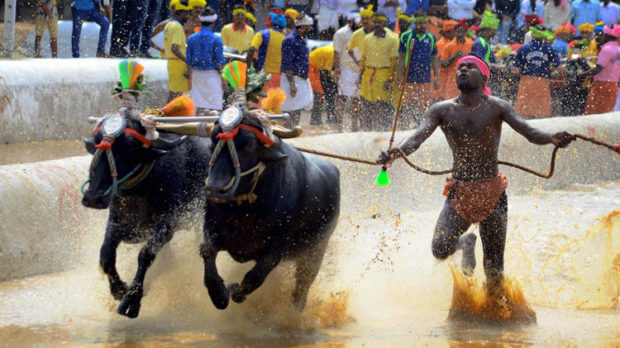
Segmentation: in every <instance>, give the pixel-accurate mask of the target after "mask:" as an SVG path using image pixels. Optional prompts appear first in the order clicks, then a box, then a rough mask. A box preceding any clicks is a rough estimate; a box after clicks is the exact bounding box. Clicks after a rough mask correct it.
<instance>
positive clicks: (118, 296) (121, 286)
mask: <svg viewBox="0 0 620 348" xmlns="http://www.w3.org/2000/svg"><path fill="white" fill-rule="evenodd" d="M110 293H112V296H113V297H114V299H115V300H117V301H120V300H122V299H123V296H125V294H126V293H127V284H126V283H125V282H124V281H122V280H121V281H118V282H115V283H110Z"/></svg>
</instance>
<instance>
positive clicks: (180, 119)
mask: <svg viewBox="0 0 620 348" xmlns="http://www.w3.org/2000/svg"><path fill="white" fill-rule="evenodd" d="M266 116H267V118H268V119H270V120H281V119H285V118H290V117H291V116H290V115H289V114H287V113H284V114H266ZM219 118H220V116H219V115H218V116H183V117H151V118H150V119H151V120H153V122H160V123H186V122H215V121H217V120H218V119H219Z"/></svg>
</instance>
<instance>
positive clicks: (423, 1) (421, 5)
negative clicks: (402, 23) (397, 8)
mask: <svg viewBox="0 0 620 348" xmlns="http://www.w3.org/2000/svg"><path fill="white" fill-rule="evenodd" d="M429 3H430V0H408V1H407V9H406V10H405V13H406V14H408V15H410V16H411V15H412V14H413V13H414V12H416V11H417V10H420V9H422V10H424V12H428V6H429Z"/></svg>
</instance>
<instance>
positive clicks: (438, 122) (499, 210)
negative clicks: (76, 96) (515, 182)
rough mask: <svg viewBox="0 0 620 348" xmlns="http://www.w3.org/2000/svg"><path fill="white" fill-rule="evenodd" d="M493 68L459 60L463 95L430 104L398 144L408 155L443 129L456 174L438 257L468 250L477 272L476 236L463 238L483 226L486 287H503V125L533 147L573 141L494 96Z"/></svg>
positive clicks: (467, 268) (385, 156)
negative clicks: (499, 161) (489, 85)
mask: <svg viewBox="0 0 620 348" xmlns="http://www.w3.org/2000/svg"><path fill="white" fill-rule="evenodd" d="M488 78H489V69H488V66H487V65H486V63H484V61H482V60H481V59H479V58H477V57H475V56H465V57H463V58H461V59H460V60H459V62H458V70H457V73H456V82H457V85H458V88H459V90H460V95H459V96H458V97H456V98H453V99H448V100H446V101H443V102H439V103H436V104H434V105H433V106H431V108H430V110H429V111H428V113H427V115H426V117H425V119H424V120H423V122H422V124H421V125H420V126H419V127H418V128H417V129H416V130H415V132H414V133H413V134H411V135H410V136H408V137H406V138H405V139H403V141H401V142H400V144H398V148H400V149H401V150H402V151H403V152H404V153H405V154H407V155H409V154H411V153H412V152H414V151H415V150H417V149H418V148H419V147H420V145H422V143H423V142H424V141H425V140H426V139H427V138H428V137H429V136H430V135H431V134H432V133H433V132H434V131H435V129H436V128H437V127H440V128H441V130H442V131H443V132H444V134H445V136H446V139H447V140H448V144H449V145H450V149H451V150H452V157H453V166H454V173H453V177H452V178H451V179H449V180H448V183H447V190H446V193H448V197H447V199H446V202H445V205H444V207H443V210H442V211H441V213H440V215H439V219H438V220H437V225H436V227H435V234H434V236H433V245H432V249H433V255H434V256H435V257H436V258H438V259H441V260H443V259H446V258H447V257H448V256H450V255H452V254H453V253H454V252H455V251H456V250H457V249H462V250H463V262H462V266H463V271H464V272H465V273H466V274H472V273H473V270H474V268H475V266H476V261H475V257H474V245H475V243H476V236H475V235H474V234H472V233H470V234H467V235H463V236H461V235H462V234H463V233H465V232H466V231H467V229H468V228H469V226H471V224H472V223H478V222H479V223H480V237H481V238H482V250H483V253H484V271H485V274H486V277H487V289H488V290H492V289H498V288H499V287H498V286H497V285H499V284H501V281H502V273H503V271H504V246H505V242H506V222H507V221H506V220H507V219H506V217H507V212H508V200H507V197H506V193H505V192H504V191H505V189H506V186H507V181H506V178H505V177H504V176H503V175H502V174H501V173H500V172H499V170H498V165H497V152H498V148H499V142H500V138H501V130H502V123H503V122H506V123H508V124H509V125H510V126H511V127H512V128H513V129H514V130H515V131H517V132H518V133H519V134H521V135H523V136H524V137H525V138H527V140H529V141H530V142H531V143H534V144H538V145H545V144H554V145H558V146H560V147H566V146H567V145H568V144H569V143H570V142H571V141H572V139H573V136H572V134H570V133H568V132H558V133H555V134H550V133H547V132H545V131H543V130H541V129H537V128H534V127H532V126H531V125H530V124H529V123H527V122H525V121H524V120H523V118H521V117H520V116H519V115H518V114H517V113H516V111H515V110H514V108H513V107H512V105H510V104H509V103H508V102H506V101H505V100H502V99H499V98H496V97H492V96H490V92H489V90H488V88H487V87H486V84H487V80H488ZM398 148H396V149H392V150H390V151H389V153H387V152H384V153H382V154H381V155H380V156H379V158H378V160H377V161H378V162H380V163H389V162H391V161H393V160H394V159H396V158H397V157H399V156H400V152H399V150H398Z"/></svg>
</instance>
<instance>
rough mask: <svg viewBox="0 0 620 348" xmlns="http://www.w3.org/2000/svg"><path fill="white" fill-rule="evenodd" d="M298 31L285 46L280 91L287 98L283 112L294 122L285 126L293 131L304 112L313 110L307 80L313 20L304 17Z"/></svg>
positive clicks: (283, 46)
mask: <svg viewBox="0 0 620 348" xmlns="http://www.w3.org/2000/svg"><path fill="white" fill-rule="evenodd" d="M295 25H296V28H295V31H293V32H292V33H290V34H289V35H288V36H287V37H286V38H285V39H284V41H283V42H282V66H281V68H280V71H281V73H282V74H283V75H284V76H283V78H282V79H281V80H280V88H281V89H282V91H284V93H285V94H286V99H285V100H284V103H282V107H281V109H282V111H284V112H288V113H290V115H291V118H290V119H289V120H288V121H287V122H286V126H287V127H289V128H292V127H294V126H297V125H298V124H299V119H300V117H301V110H302V109H305V108H311V107H312V97H313V95H312V86H311V84H310V80H309V79H308V69H309V64H310V63H309V58H308V46H307V37H308V34H310V33H311V32H312V26H313V25H314V21H313V20H312V18H310V16H308V15H303V16H300V17H298V18H297V21H296V22H295Z"/></svg>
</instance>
